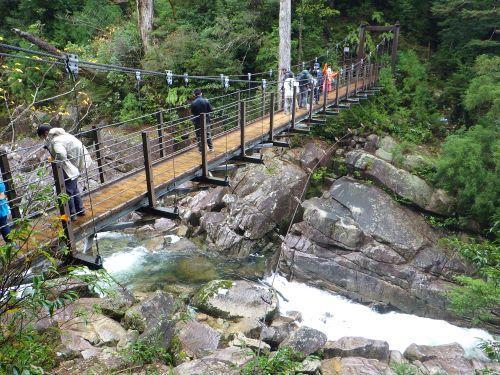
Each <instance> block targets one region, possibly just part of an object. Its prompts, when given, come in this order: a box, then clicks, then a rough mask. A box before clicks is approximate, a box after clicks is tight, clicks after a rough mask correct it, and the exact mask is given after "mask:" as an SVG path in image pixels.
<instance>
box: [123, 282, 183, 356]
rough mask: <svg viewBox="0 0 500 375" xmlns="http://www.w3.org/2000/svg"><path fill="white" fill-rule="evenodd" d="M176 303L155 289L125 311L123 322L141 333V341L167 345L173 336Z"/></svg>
mask: <svg viewBox="0 0 500 375" xmlns="http://www.w3.org/2000/svg"><path fill="white" fill-rule="evenodd" d="M176 308H177V303H176V301H175V299H174V297H173V296H172V295H171V294H169V293H165V292H163V291H161V290H157V291H156V292H154V293H153V295H151V296H150V297H148V298H147V299H145V300H144V301H141V302H140V303H139V304H137V305H135V306H133V307H131V308H130V309H128V310H127V311H126V312H125V316H124V318H123V323H124V326H125V327H126V328H129V329H135V330H137V331H139V332H140V333H141V335H140V336H139V339H140V340H141V341H145V342H149V343H154V344H159V345H163V346H164V347H168V346H169V345H170V341H171V339H172V337H173V336H174V333H175V330H174V323H173V320H172V317H173V314H174V312H175V311H176Z"/></svg>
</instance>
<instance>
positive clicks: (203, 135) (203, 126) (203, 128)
mask: <svg viewBox="0 0 500 375" xmlns="http://www.w3.org/2000/svg"><path fill="white" fill-rule="evenodd" d="M200 142H201V176H202V177H203V178H208V164H207V114H206V113H202V114H200Z"/></svg>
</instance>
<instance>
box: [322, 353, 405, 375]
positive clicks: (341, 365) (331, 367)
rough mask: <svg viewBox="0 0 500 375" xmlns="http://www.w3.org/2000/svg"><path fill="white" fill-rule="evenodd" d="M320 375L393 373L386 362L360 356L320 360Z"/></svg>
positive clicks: (380, 374)
mask: <svg viewBox="0 0 500 375" xmlns="http://www.w3.org/2000/svg"><path fill="white" fill-rule="evenodd" d="M321 374H322V375H395V374H396V373H395V372H394V371H392V370H391V369H390V368H389V366H388V365H387V364H386V363H383V362H380V361H377V360H376V359H367V358H360V357H348V358H331V359H326V360H324V361H322V362H321Z"/></svg>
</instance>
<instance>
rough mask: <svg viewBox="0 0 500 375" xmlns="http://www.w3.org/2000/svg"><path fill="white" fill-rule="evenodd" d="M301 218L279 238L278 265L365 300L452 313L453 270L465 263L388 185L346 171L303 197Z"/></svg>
mask: <svg viewBox="0 0 500 375" xmlns="http://www.w3.org/2000/svg"><path fill="white" fill-rule="evenodd" d="M303 206H304V208H305V211H304V215H303V220H304V221H302V222H300V223H296V224H294V225H293V227H292V231H291V232H290V233H289V234H288V235H287V236H286V238H285V241H284V243H283V244H282V250H283V254H284V257H283V258H282V262H281V263H280V268H281V269H282V270H283V271H284V272H290V271H291V269H293V274H294V278H296V279H299V280H303V281H306V282H308V283H310V284H313V285H317V286H320V287H326V288H328V289H330V290H333V291H335V292H338V293H341V294H343V295H344V296H346V297H348V298H351V299H355V300H357V301H360V302H363V303H375V304H383V305H386V306H388V307H389V308H390V307H396V308H398V309H400V310H402V311H405V312H407V313H416V314H419V315H423V316H430V317H435V318H441V319H442V318H452V317H453V316H452V315H451V313H450V312H449V310H447V309H446V299H445V297H444V295H445V292H446V290H447V289H448V288H449V287H450V286H452V285H453V284H452V283H451V275H452V274H453V273H460V272H465V271H466V270H467V267H466V266H465V265H464V264H463V263H462V262H461V261H460V260H459V259H456V257H455V256H454V254H452V253H449V252H448V251H447V250H446V249H441V248H440V246H439V245H438V240H439V238H440V237H441V236H442V235H443V232H441V231H437V230H435V229H433V228H432V227H431V226H430V225H429V224H428V223H427V222H426V221H425V220H424V219H423V217H422V216H421V215H419V214H417V213H415V212H413V211H412V210H410V209H408V208H406V207H404V206H401V205H399V204H398V203H396V202H395V201H394V200H393V199H392V198H391V197H390V196H389V195H388V194H387V193H385V192H384V191H383V190H381V189H379V188H377V187H375V186H373V185H371V184H366V183H361V182H358V181H356V180H353V179H350V178H347V177H343V178H340V179H338V180H336V181H335V183H334V184H333V185H332V187H331V188H330V191H329V193H328V194H325V195H324V196H323V197H321V198H312V199H309V200H307V201H305V202H304V203H303Z"/></svg>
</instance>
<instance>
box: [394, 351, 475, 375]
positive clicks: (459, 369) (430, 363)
mask: <svg viewBox="0 0 500 375" xmlns="http://www.w3.org/2000/svg"><path fill="white" fill-rule="evenodd" d="M404 357H405V358H406V359H408V360H409V361H410V362H413V363H415V362H417V361H418V362H419V363H420V366H419V367H421V368H422V369H425V371H427V372H428V373H431V374H437V373H446V374H456V375H466V374H467V375H468V374H473V373H474V366H473V364H472V361H471V360H469V359H467V358H466V357H465V351H464V349H463V348H462V347H461V346H460V345H459V344H457V343H453V344H447V345H437V346H429V345H417V344H411V345H410V346H409V347H408V348H406V350H405V352H404Z"/></svg>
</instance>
